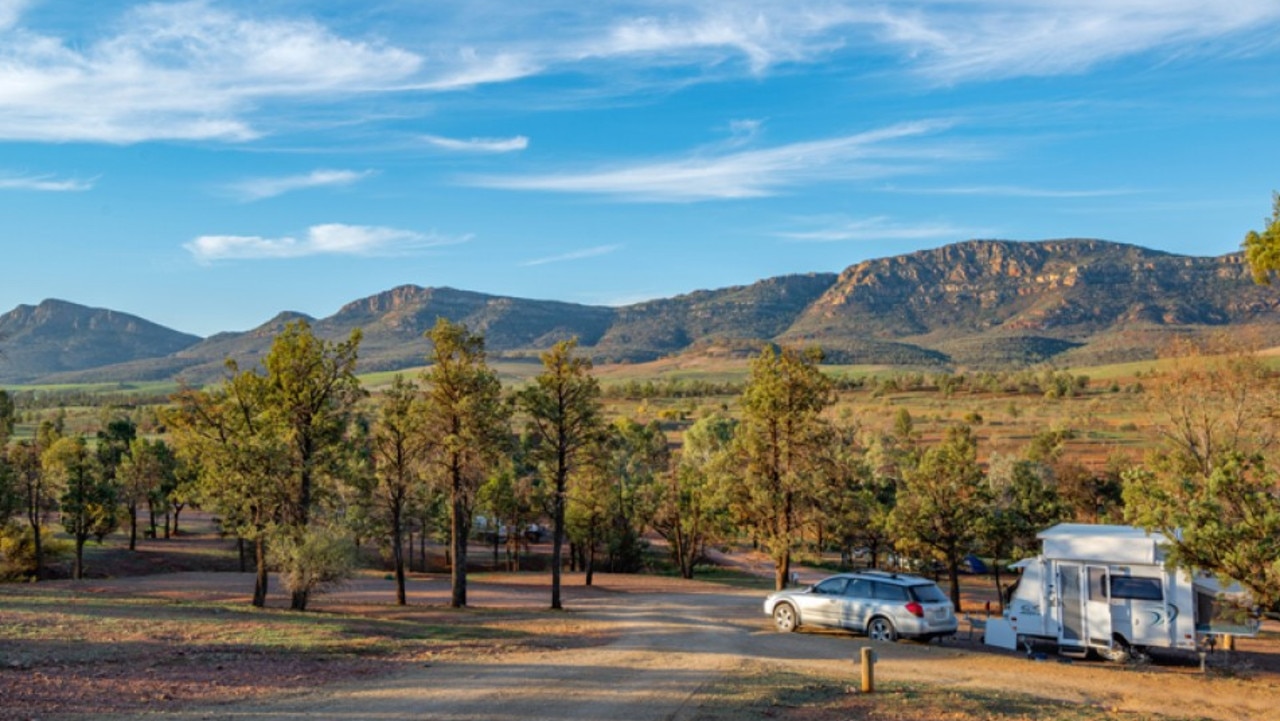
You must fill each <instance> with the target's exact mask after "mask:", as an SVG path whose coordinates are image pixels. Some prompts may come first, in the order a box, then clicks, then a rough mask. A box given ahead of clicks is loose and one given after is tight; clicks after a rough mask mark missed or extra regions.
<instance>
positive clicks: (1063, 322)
mask: <svg viewBox="0 0 1280 721" xmlns="http://www.w3.org/2000/svg"><path fill="white" fill-rule="evenodd" d="M1278 305H1280V299H1278V298H1277V295H1276V293H1275V292H1274V291H1272V290H1270V289H1267V288H1259V287H1256V286H1254V285H1253V283H1252V281H1251V279H1250V275H1249V271H1248V267H1247V266H1246V265H1245V264H1244V263H1243V262H1242V260H1241V259H1240V257H1239V256H1237V255H1229V256H1224V257H1221V258H1191V257H1185V256H1176V255H1171V254H1168V253H1161V252H1157V251H1152V250H1147V249H1145V248H1139V247H1135V246H1127V245H1119V244H1115V243H1108V242H1105V241H1098V240H1061V241H1047V242H1041V243H1014V242H1007V241H969V242H966V243H959V244H956V245H950V246H946V247H944V248H938V249H936V250H930V251H922V252H919V253H912V254H910V255H903V256H898V257H894V258H884V259H879V260H872V261H867V262H864V263H859V264H857V265H855V266H852V267H850V268H848V269H847V270H845V271H844V272H843V273H841V274H840V278H839V279H838V280H837V281H836V283H835V285H834V286H832V288H831V290H829V291H828V292H827V293H826V294H824V295H823V296H822V297H821V298H819V299H818V300H817V301H816V302H815V303H814V304H813V305H812V306H811V307H810V308H808V309H807V310H806V311H805V313H804V314H803V315H802V316H801V317H800V318H799V319H798V320H797V321H796V323H795V325H794V326H793V327H792V328H791V329H790V331H789V333H790V334H791V335H804V336H806V337H810V338H815V339H819V338H822V337H828V336H843V335H849V334H862V333H866V334H870V335H872V336H874V337H879V338H911V337H916V336H951V337H957V336H962V335H972V334H978V333H992V332H1003V333H1029V334H1037V335H1046V336H1050V337H1057V338H1086V337H1088V336H1089V335H1091V334H1094V333H1097V332H1100V331H1103V330H1107V329H1113V328H1116V327H1122V326H1126V325H1133V324H1154V325H1223V324H1227V323H1250V322H1256V321H1259V320H1262V321H1266V322H1271V321H1272V320H1273V318H1272V316H1273V315H1274V313H1275V311H1276V309H1277V306H1278Z"/></svg>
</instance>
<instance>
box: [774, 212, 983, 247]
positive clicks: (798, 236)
mask: <svg viewBox="0 0 1280 721" xmlns="http://www.w3.org/2000/svg"><path fill="white" fill-rule="evenodd" d="M812 223H813V224H814V225H816V226H818V227H816V228H814V229H813V230H804V231H792V232H783V233H778V234H777V235H778V237H781V238H785V239H787V240H793V241H800V242H811V243H834V242H840V241H850V240H852V241H881V240H929V239H948V240H959V239H961V238H966V237H974V236H976V235H981V234H982V232H981V231H975V230H974V229H969V228H962V227H959V226H955V225H951V224H949V223H902V222H898V221H895V220H893V219H892V218H889V217H887V216H875V217H871V218H856V219H855V218H845V217H831V218H816V219H813V221H812Z"/></svg>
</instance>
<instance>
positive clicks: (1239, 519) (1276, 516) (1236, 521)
mask: <svg viewBox="0 0 1280 721" xmlns="http://www.w3.org/2000/svg"><path fill="white" fill-rule="evenodd" d="M1124 499H1125V517H1126V518H1127V519H1128V520H1129V521H1130V522H1132V523H1134V524H1136V525H1139V526H1142V527H1143V528H1146V529H1148V530H1155V531H1160V532H1161V533H1162V534H1164V537H1165V538H1166V539H1167V540H1168V542H1169V546H1170V550H1169V558H1170V560H1171V561H1172V562H1173V563H1174V564H1176V565H1178V566H1180V567H1182V568H1186V569H1201V570H1205V571H1209V572H1211V573H1214V574H1216V575H1218V576H1219V577H1221V578H1226V579H1230V580H1233V581H1238V582H1239V583H1240V585H1242V586H1244V587H1245V588H1247V589H1249V591H1250V592H1251V593H1252V594H1253V600H1254V602H1255V603H1257V604H1259V605H1260V606H1262V607H1264V608H1273V607H1275V606H1276V605H1277V604H1280V478H1278V477H1277V476H1276V474H1275V472H1274V471H1272V470H1271V469H1269V468H1267V466H1266V463H1265V461H1264V460H1263V459H1262V458H1261V457H1260V456H1253V457H1249V456H1245V455H1243V454H1241V453H1227V454H1225V455H1223V456H1221V457H1219V458H1218V459H1217V461H1216V462H1215V464H1214V467H1213V469H1212V470H1211V471H1210V472H1209V474H1208V475H1207V476H1185V475H1168V474H1163V473H1159V472H1156V471H1153V470H1151V469H1149V468H1135V469H1131V470H1130V471H1129V472H1128V473H1126V474H1125V486H1124Z"/></svg>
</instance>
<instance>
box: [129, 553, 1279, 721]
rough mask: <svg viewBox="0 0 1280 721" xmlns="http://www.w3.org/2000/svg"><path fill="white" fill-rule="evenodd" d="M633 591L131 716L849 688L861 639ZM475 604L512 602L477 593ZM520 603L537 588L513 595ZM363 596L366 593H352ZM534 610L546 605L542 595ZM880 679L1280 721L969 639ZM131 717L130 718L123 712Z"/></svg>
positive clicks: (445, 713) (1138, 673)
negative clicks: (762, 674) (566, 622)
mask: <svg viewBox="0 0 1280 721" xmlns="http://www.w3.org/2000/svg"><path fill="white" fill-rule="evenodd" d="M672 586H673V587H671V588H666V589H660V588H653V587H645V588H629V587H628V586H627V581H626V580H625V579H610V578H605V579H603V580H602V581H601V582H600V584H599V587H598V588H597V589H596V590H595V591H592V592H590V593H579V592H575V591H574V590H573V589H570V590H569V592H568V593H567V606H568V608H569V609H570V610H569V611H568V613H570V614H572V615H574V616H575V617H581V618H589V619H591V620H593V621H598V622H602V623H608V624H609V625H610V626H611V627H613V628H614V630H615V633H611V634H610V637H611V638H612V639H614V640H612V641H611V642H609V643H608V644H606V645H603V646H595V647H588V648H575V649H566V650H549V651H530V652H521V653H512V654H504V655H498V656H492V657H480V658H465V659H447V660H441V661H438V662H433V663H431V664H429V665H426V664H423V665H415V666H413V667H412V668H408V669H406V670H405V671H403V672H400V673H398V674H396V675H393V676H386V677H381V678H377V679H371V680H369V679H366V680H364V681H361V682H359V683H352V684H350V685H338V686H329V687H327V688H320V689H315V690H314V691H313V692H310V693H307V694H305V695H299V696H293V697H290V698H284V699H279V700H275V701H272V702H265V703H251V704H230V705H228V704H222V705H218V706H212V707H204V708H189V709H185V710H181V711H168V712H164V713H155V714H149V715H145V716H136V717H128V718H148V719H155V718H172V719H208V720H210V721H215V720H216V721H224V720H225V721H231V720H235V721H248V720H261V721H266V720H268V719H270V721H292V720H295V719H298V720H300V719H335V720H338V721H355V720H356V719H361V720H365V719H375V720H378V721H402V720H403V721H407V720H408V719H424V718H426V719H440V720H442V721H461V720H463V719H468V720H478V719H492V720H496V721H504V720H506V719H511V720H512V721H515V720H517V719H518V720H519V721H538V720H540V719H624V720H635V721H651V720H652V721H658V720H667V719H674V720H679V719H691V718H694V717H695V716H696V714H697V710H698V707H699V705H700V704H702V703H703V702H705V701H706V700H707V699H706V698H705V697H703V696H701V695H700V694H699V690H700V689H703V688H705V687H706V685H707V684H708V683H710V682H713V681H716V680H718V679H720V678H722V677H723V676H724V675H726V674H733V673H736V672H738V671H743V670H747V669H751V668H753V667H756V666H758V665H762V664H763V665H777V666H781V667H787V668H791V669H796V670H803V671H805V672H807V673H811V674H814V675H817V676H822V677H827V678H844V679H847V680H848V681H849V682H850V683H853V682H854V680H855V679H856V677H857V668H856V667H855V666H854V664H853V658H854V657H855V656H856V655H857V653H858V648H859V647H860V646H862V645H863V644H865V643H867V642H866V641H865V639H861V638H856V637H850V636H848V635H844V634H832V633H797V634H788V635H784V634H778V633H775V632H774V631H773V630H772V629H771V627H770V625H769V623H768V619H766V618H765V617H764V616H763V614H762V613H761V611H760V594H759V593H757V592H739V591H733V590H725V589H724V588H723V587H719V586H710V585H707V586H699V585H697V584H694V585H685V584H672ZM476 590H477V597H481V596H480V595H479V594H484V596H483V597H485V598H486V599H487V600H489V601H491V602H493V601H496V600H499V599H501V598H502V596H501V595H500V594H499V593H498V589H497V587H496V586H495V587H494V588H491V589H485V588H484V584H476ZM508 591H509V592H510V599H511V600H512V602H515V603H520V604H527V603H530V602H531V599H532V597H533V596H532V595H531V594H532V592H535V591H538V589H536V588H529V587H525V588H521V587H508ZM351 592H352V593H353V594H359V593H360V590H359V589H353V590H352V591H351ZM536 596H537V600H536V601H532V602H534V603H541V602H543V599H542V598H541V593H537V594H536ZM878 653H879V656H880V659H881V661H880V664H879V665H878V666H877V677H878V678H879V679H881V680H883V681H928V682H930V683H939V684H942V685H946V686H954V687H958V688H988V689H995V690H1002V691H1014V692H1020V693H1026V694H1031V695H1034V696H1037V697H1041V698H1045V699H1054V700H1062V701H1071V702H1075V703H1083V704H1089V705H1092V706H1096V707H1098V708H1100V709H1103V708H1105V709H1108V710H1121V711H1137V712H1144V713H1148V714H1153V715H1157V716H1171V717H1175V718H1212V719H1224V720H1228V719H1230V720H1232V721H1235V720H1239V719H1257V720H1262V719H1277V718H1280V683H1278V682H1277V679H1276V678H1275V677H1273V676H1269V675H1264V676H1262V677H1255V678H1252V679H1249V680H1239V679H1231V678H1225V679H1224V678H1214V677H1208V678H1206V677H1202V676H1200V675H1199V674H1198V673H1196V672H1195V671H1194V670H1193V669H1190V668H1185V667H1173V668H1169V667H1160V668H1152V669H1147V670H1137V669H1132V668H1125V667H1117V666H1112V665H1108V664H1102V663H1073V664H1064V663H1059V662H1057V661H1056V660H1054V658H1053V657H1052V656H1050V657H1049V660H1047V661H1039V662H1037V661H1029V660H1027V659H1026V658H1025V657H1023V656H1021V655H1019V654H1005V653H998V652H992V651H988V650H985V649H981V648H975V647H971V646H969V645H967V644H965V643H963V642H953V643H951V644H947V645H938V644H932V645H928V646H925V645H920V644H914V643H900V644H892V645H886V646H880V647H879V648H878ZM122 718H123V717H122Z"/></svg>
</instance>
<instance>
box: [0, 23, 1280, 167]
mask: <svg viewBox="0 0 1280 721" xmlns="http://www.w3.org/2000/svg"><path fill="white" fill-rule="evenodd" d="M29 2H30V0H0V34H3V37H0V139H7V140H33V141H42V142H64V141H92V142H109V143H132V142H140V141H146V140H157V139H199V140H217V141H245V140H250V139H253V138H257V137H260V136H262V135H264V134H268V133H271V132H273V131H274V130H276V129H277V128H276V127H274V126H273V125H272V123H271V122H270V120H269V116H270V114H271V113H280V114H281V115H283V114H284V111H287V110H289V109H292V108H296V107H298V106H302V105H307V104H310V105H313V106H326V107H336V106H338V105H340V104H341V103H342V102H343V101H345V100H349V99H351V98H353V97H362V98H363V97H367V96H368V95H370V94H378V95H380V96H382V97H400V96H402V95H403V94H405V93H410V92H426V93H443V92H451V91H456V90H459V89H465V88H472V87H476V86H481V85H492V84H500V83H509V82H512V81H515V80H519V79H523V78H530V77H535V76H539V75H546V74H552V73H556V74H564V73H573V74H574V75H575V77H578V78H581V79H583V80H584V85H586V86H594V87H595V88H597V89H602V90H603V89H608V90H609V91H611V92H627V90H625V89H624V90H618V88H634V89H644V88H645V87H646V85H645V83H670V82H696V81H698V80H702V79H709V78H724V77H740V76H742V75H743V74H755V75H763V74H766V73H769V72H771V71H773V69H775V68H776V67H778V66H779V65H785V64H800V63H815V62H822V61H828V60H830V59H832V58H835V57H845V56H847V55H849V54H852V53H858V54H860V55H861V56H863V57H868V58H875V59H876V64H877V66H881V65H882V62H881V61H882V60H883V59H884V58H885V57H896V58H898V59H899V60H900V68H901V69H902V70H904V71H906V72H914V73H917V74H919V75H921V76H923V77H925V78H928V79H930V80H932V81H935V82H941V83H956V82H968V81H985V80H991V79H999V78H1009V77H1022V76H1046V75H1056V74H1063V73H1075V72H1081V71H1085V70H1088V69H1091V68H1093V67H1095V66H1097V65H1099V64H1101V63H1105V62H1108V61H1113V60H1117V59H1121V58H1128V57H1133V56H1140V55H1151V56H1152V59H1153V61H1155V62H1159V61H1163V60H1165V59H1168V58H1173V57H1178V56H1180V55H1183V54H1189V53H1195V54H1226V53H1237V52H1248V48H1249V47H1265V48H1274V44H1275V41H1274V40H1273V39H1272V38H1273V37H1274V36H1275V34H1276V31H1277V29H1280V3H1277V2H1275V0H1231V1H1230V2H1225V1H1224V2H1205V1H1204V0H895V2H893V3H882V4H879V5H872V4H868V3H865V2H861V1H859V0H735V2H732V3H726V2H723V0H683V1H680V2H676V1H674V0H635V1H634V2H628V3H624V4H616V3H594V4H593V3H581V2H569V1H568V0H546V1H545V2H538V3H528V4H526V6H524V7H512V6H511V4H509V3H497V2H496V1H495V0H466V1H463V0H454V1H453V2H441V3H432V4H429V6H428V5H423V6H420V7H417V6H415V4H399V5H397V6H396V7H395V9H394V12H393V11H388V12H387V13H386V14H388V15H394V17H396V18H397V21H396V22H393V23H388V24H386V25H385V26H382V28H383V30H384V31H385V32H387V33H388V35H389V36H390V37H393V38H399V40H398V44H397V43H396V42H393V41H390V40H387V39H386V38H384V37H380V36H376V35H368V36H359V35H353V34H352V33H349V32H348V33H340V32H339V31H337V30H335V29H333V28H331V27H329V26H326V25H322V24H321V23H320V22H318V21H317V20H315V19H311V18H299V17H287V16H283V15H281V14H279V13H280V12H281V11H278V10H276V9H274V6H265V5H261V4H258V5H254V4H246V5H242V6H241V7H240V8H239V9H235V10H231V9H227V7H228V6H227V5H225V4H221V3H217V4H215V3H214V2H213V0H187V1H185V2H174V3H163V2H151V3H144V4H140V5H137V6H134V7H132V8H131V9H128V10H125V11H123V13H122V14H120V15H119V16H117V17H114V18H111V17H109V18H108V19H107V21H106V22H102V23H99V24H98V26H97V27H95V28H93V29H92V30H85V31H83V32H81V33H79V34H77V35H76V36H74V37H72V36H70V35H68V36H66V37H60V36H55V35H51V34H48V31H36V30H33V29H28V28H25V27H23V24H22V23H23V20H24V19H25V18H26V17H27V15H28V14H29V13H27V12H26V8H27V6H28V4H29ZM402 16H403V17H402ZM496 18H501V19H500V20H498V19H496ZM401 27H405V28H408V27H412V28H413V31H412V32H409V31H404V34H403V35H400V34H399V33H400V28H401ZM1250 41H1252V42H1250ZM1241 48H1245V50H1243V51H1242V50H1241ZM673 68H674V69H678V70H679V71H680V72H678V73H669V72H663V71H668V70H671V69H673ZM650 71H658V72H650ZM620 77H626V78H627V82H626V83H621V82H619V78H620ZM339 112H341V111H339ZM346 112H348V113H349V114H350V115H351V116H354V118H352V117H348V118H344V121H346V120H352V119H354V120H356V121H358V120H359V112H360V111H358V110H355V109H350V110H347V111H346ZM477 140H478V141H481V144H480V145H478V146H476V148H475V149H477V150H478V149H479V148H480V147H482V146H483V142H482V141H484V139H477ZM499 140H501V139H499ZM511 140H514V139H511ZM459 142H463V143H466V142H470V141H459ZM512 149H518V148H512ZM504 150H505V148H504ZM489 152H497V150H491V151H489Z"/></svg>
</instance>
